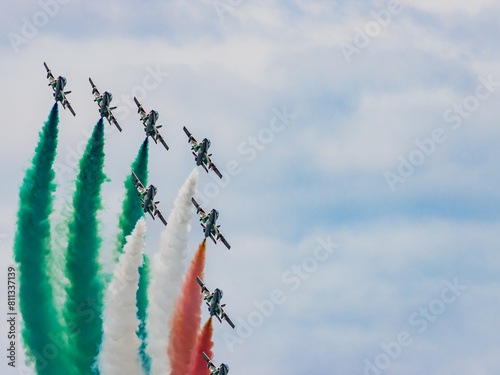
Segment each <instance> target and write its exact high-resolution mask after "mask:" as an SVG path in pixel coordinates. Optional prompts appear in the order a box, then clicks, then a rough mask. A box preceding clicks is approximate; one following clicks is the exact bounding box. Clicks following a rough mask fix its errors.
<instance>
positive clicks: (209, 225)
mask: <svg viewBox="0 0 500 375" xmlns="http://www.w3.org/2000/svg"><path fill="white" fill-rule="evenodd" d="M218 217H219V212H218V211H217V210H215V209H213V210H212V211H210V214H209V215H208V219H207V221H206V223H205V238H207V237H209V236H210V233H212V232H215V227H216V223H217V218H218Z"/></svg>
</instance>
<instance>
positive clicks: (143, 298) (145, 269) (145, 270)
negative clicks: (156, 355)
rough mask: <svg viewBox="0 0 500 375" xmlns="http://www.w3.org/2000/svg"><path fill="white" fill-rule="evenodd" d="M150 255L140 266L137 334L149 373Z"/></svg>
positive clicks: (145, 255)
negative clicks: (147, 325) (147, 345)
mask: <svg viewBox="0 0 500 375" xmlns="http://www.w3.org/2000/svg"><path fill="white" fill-rule="evenodd" d="M149 272H150V266H149V257H148V255H147V254H144V264H143V266H142V267H141V268H139V276H140V278H139V289H138V290H137V318H138V319H139V321H140V323H139V330H138V331H137V336H138V337H139V338H140V339H141V347H140V348H139V354H140V356H141V359H142V366H143V368H144V370H145V371H146V374H149V372H150V370H151V358H150V357H149V355H147V353H146V341H147V338H148V334H147V331H146V311H147V308H148V301H149V300H148V286H149Z"/></svg>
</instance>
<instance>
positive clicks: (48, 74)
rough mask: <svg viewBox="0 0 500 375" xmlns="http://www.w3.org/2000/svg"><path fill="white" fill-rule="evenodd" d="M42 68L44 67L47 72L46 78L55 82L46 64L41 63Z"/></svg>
mask: <svg viewBox="0 0 500 375" xmlns="http://www.w3.org/2000/svg"><path fill="white" fill-rule="evenodd" d="M43 66H45V69H46V70H47V78H48V79H49V80H51V81H52V80H55V78H54V76H53V75H52V72H51V71H50V69H49V67H48V66H47V64H46V63H43Z"/></svg>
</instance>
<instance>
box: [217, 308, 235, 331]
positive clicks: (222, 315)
mask: <svg viewBox="0 0 500 375" xmlns="http://www.w3.org/2000/svg"><path fill="white" fill-rule="evenodd" d="M220 311H221V317H222V319H224V320H225V321H226V322H227V323H228V324H229V325H230V326H231V328H232V329H234V327H235V325H234V323H233V321H232V320H231V319H230V318H229V316H228V315H227V314H226V313H225V312H224V309H223V308H222V307H221V308H220Z"/></svg>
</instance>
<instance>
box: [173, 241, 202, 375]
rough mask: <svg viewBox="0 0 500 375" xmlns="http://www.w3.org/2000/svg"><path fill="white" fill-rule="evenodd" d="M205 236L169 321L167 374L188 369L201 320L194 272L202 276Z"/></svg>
mask: <svg viewBox="0 0 500 375" xmlns="http://www.w3.org/2000/svg"><path fill="white" fill-rule="evenodd" d="M205 245H206V239H204V240H203V242H202V243H201V244H200V246H199V248H198V251H197V252H196V254H195V256H194V258H193V260H192V261H191V266H190V267H189V270H188V272H187V274H186V278H185V279H184V285H183V286H182V291H181V294H180V297H179V299H178V300H177V302H176V304H175V310H174V314H173V316H172V321H171V329H172V330H171V332H170V340H169V345H168V351H167V352H168V357H169V359H170V363H175V366H173V367H172V371H171V372H170V375H185V374H186V373H187V372H188V369H189V360H190V358H191V352H192V350H193V347H194V346H195V344H196V338H197V336H198V331H199V327H200V323H201V303H202V301H203V295H202V294H201V293H200V286H199V285H198V282H197V281H196V276H199V277H201V278H202V279H203V277H204V276H203V271H204V269H205V249H206V246H205Z"/></svg>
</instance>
